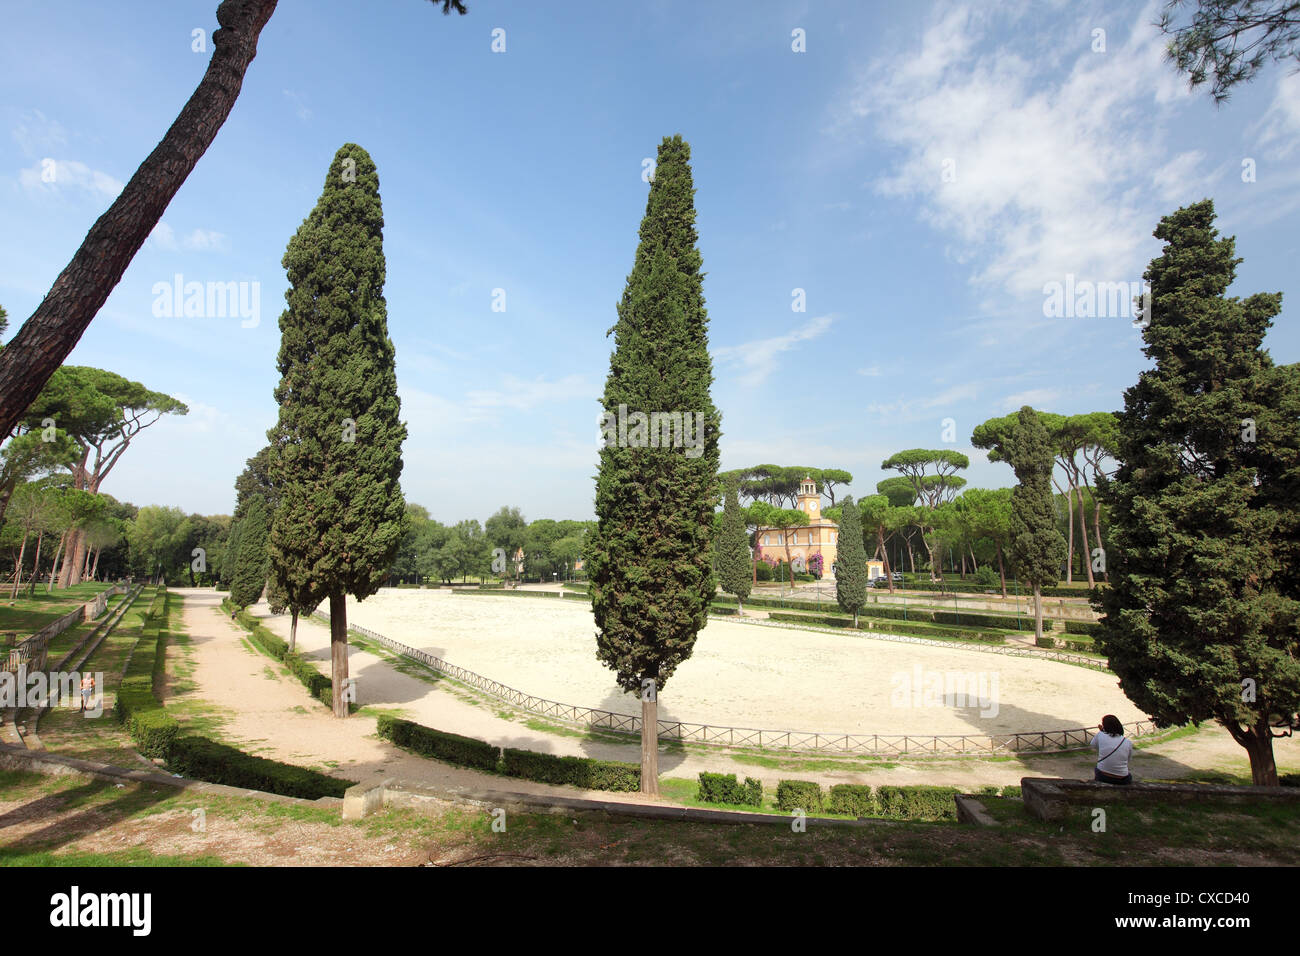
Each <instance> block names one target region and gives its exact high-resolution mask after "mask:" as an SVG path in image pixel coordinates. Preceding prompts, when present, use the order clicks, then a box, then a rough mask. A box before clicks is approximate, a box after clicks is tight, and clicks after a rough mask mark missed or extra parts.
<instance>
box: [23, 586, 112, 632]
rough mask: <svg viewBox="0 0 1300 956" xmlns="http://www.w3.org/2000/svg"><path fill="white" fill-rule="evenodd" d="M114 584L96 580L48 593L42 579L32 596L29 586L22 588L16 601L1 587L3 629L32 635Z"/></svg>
mask: <svg viewBox="0 0 1300 956" xmlns="http://www.w3.org/2000/svg"><path fill="white" fill-rule="evenodd" d="M111 586H112V585H109V584H104V583H102V582H99V581H93V582H89V583H87V584H77V585H74V586H73V587H70V588H62V589H60V588H55V589H54V591H53V592H52V593H50V594H46V593H45V585H44V584H43V583H42V582H39V581H38V582H37V583H36V593H35V594H33V595H32V596H31V597H28V596H27V591H26V589H25V588H19V589H18V597H17V598H16V599H14V600H10V598H9V590H8V589H7V588H3V587H0V631H17V632H18V639H19V640H22V639H23V638H25V637H30V636H31V635H32V634H34V633H35V632H36V631H39V630H40V629H41V628H43V627H44V626H45V625H46V624H49V623H50V622H51V621H56V620H58V619H59V618H61V617H62V616H63V615H65V614H67V613H68V612H69V611H71V610H73V609H74V608H76V607H78V606H79V605H82V604H85V603H86V602H87V601H89V600H91V599H92V598H93V597H94V596H95V595H96V594H98V593H99V592H100V591H105V590H107V589H108V588H109V587H111Z"/></svg>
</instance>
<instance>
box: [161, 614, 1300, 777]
mask: <svg viewBox="0 0 1300 956" xmlns="http://www.w3.org/2000/svg"><path fill="white" fill-rule="evenodd" d="M174 593H178V594H181V595H183V596H184V607H185V611H184V620H185V623H186V626H187V627H188V629H189V633H190V640H191V642H192V643H191V648H192V653H193V657H194V661H195V665H196V667H195V671H194V674H193V677H194V680H195V682H196V684H197V688H198V690H196V691H195V692H194V696H196V697H202V698H205V699H206V700H209V701H212V702H215V703H217V704H219V705H220V706H221V708H222V709H223V711H226V712H227V714H228V716H227V717H226V718H225V720H224V723H223V726H222V733H223V734H224V735H226V736H228V737H230V738H232V739H238V740H242V741H246V742H248V747H249V749H251V750H254V751H255V752H257V753H260V754H263V755H265V756H273V757H276V758H278V759H282V760H287V761H291V762H294V763H301V764H307V765H312V766H316V767H318V768H321V769H326V770H329V771H330V772H333V773H336V774H338V775H340V776H344V777H347V778H349V779H352V780H358V781H361V780H367V779H372V778H374V777H375V776H381V775H388V776H400V777H406V778H409V779H412V780H420V781H425V782H429V783H435V784H438V785H441V786H466V787H486V788H495V789H510V790H519V791H526V792H534V793H546V792H550V793H567V794H569V795H574V794H575V793H577V792H578V791H576V790H574V789H571V788H555V787H547V786H544V785H541V784H533V783H529V782H527V781H522V780H514V779H506V778H501V777H495V776H491V775H486V774H479V773H476V772H474V771H469V770H463V769H459V768H455V767H451V766H448V765H445V764H442V763H439V762H437V761H433V760H426V759H424V758H420V757H416V756H414V755H410V754H406V753H405V752H403V751H400V750H398V749H397V748H395V747H393V746H391V745H390V744H388V743H387V742H385V741H382V740H379V739H378V738H376V737H375V735H374V732H375V720H374V718H373V717H370V716H368V715H365V714H358V715H355V716H354V717H351V718H349V719H348V720H345V721H338V720H335V719H334V718H333V717H331V716H330V715H329V713H328V711H326V710H325V709H324V708H323V707H321V706H320V705H319V704H317V703H316V702H315V701H312V700H311V699H310V698H309V697H308V695H307V693H306V691H305V690H304V689H303V687H302V685H301V684H299V683H298V682H297V681H296V680H294V679H293V678H292V677H288V676H286V675H285V674H283V673H280V672H279V669H278V667H276V666H275V665H274V664H273V662H272V661H271V660H270V659H269V658H267V657H265V656H264V655H261V654H258V653H257V652H256V651H254V650H252V649H251V648H250V647H249V645H248V644H247V642H246V641H245V640H242V639H241V635H244V634H245V632H244V631H243V630H242V628H239V627H238V626H237V625H234V624H233V623H232V622H231V621H230V620H229V619H227V618H226V617H225V616H224V615H223V614H221V613H220V611H219V610H218V606H219V603H220V597H221V595H218V594H215V593H213V592H211V591H203V590H195V591H179V592H174ZM521 600H526V599H521ZM253 610H254V613H259V614H263V615H267V616H266V617H265V619H264V622H265V624H266V626H267V627H269V628H270V629H271V630H272V631H273V632H275V633H277V634H280V635H281V636H283V637H285V638H287V637H288V631H289V618H288V616H287V615H280V616H272V615H269V613H268V612H267V610H266V607H265V605H264V604H263V605H259V606H257V607H255V608H254V609H253ZM298 645H299V648H300V650H302V651H303V652H304V653H305V654H306V656H307V657H308V658H309V659H312V660H315V661H317V662H319V663H318V666H321V667H322V670H325V671H328V659H329V630H328V628H327V627H325V626H323V625H321V624H319V623H317V622H315V621H311V620H303V621H300V622H299V625H298ZM349 668H350V673H351V674H352V675H353V676H355V677H357V678H358V680H357V687H358V699H359V702H360V703H361V704H362V705H363V706H365V705H371V706H375V707H378V708H382V709H386V710H400V711H401V712H402V713H403V715H404V716H406V717H407V718H408V719H411V720H414V721H417V722H418V723H422V724H425V725H427V726H430V727H436V728H438V729H440V730H445V731H450V732H453V733H459V734H464V735H467V736H472V737H478V738H480V739H483V740H489V741H491V742H493V743H496V744H498V745H500V746H506V747H521V748H525V749H529V750H537V751H541V752H546V753H557V754H569V755H573V756H588V757H596V758H599V759H605V760H624V761H630V762H635V761H636V760H637V759H638V747H637V745H636V744H635V743H634V742H631V743H628V744H621V743H613V742H606V741H604V740H592V739H588V738H586V737H585V736H583V735H580V734H578V733H576V732H575V731H572V730H565V729H563V728H559V729H558V732H556V728H554V727H553V726H552V728H551V729H548V728H547V726H546V725H545V724H544V723H541V722H535V723H534V726H533V727H529V726H526V725H525V723H524V722H523V721H525V720H529V719H530V718H528V717H527V716H526V715H521V714H519V713H518V712H511V711H510V710H509V709H508V708H507V707H506V705H505V704H504V703H501V704H498V703H496V702H494V701H492V700H490V699H488V698H483V697H479V696H477V695H471V694H467V693H465V692H464V691H462V690H459V689H457V688H455V687H452V686H450V685H449V684H447V683H446V682H445V681H442V682H438V683H429V682H428V681H427V680H423V679H421V678H419V677H416V676H413V675H412V674H409V673H403V672H402V670H401V669H399V667H398V666H397V665H396V663H395V662H393V661H391V660H388V659H384V658H381V657H377V656H375V655H373V654H370V653H367V652H364V651H361V650H358V649H357V648H355V647H353V648H350V651H349ZM268 675H269V676H268ZM1288 743H1290V742H1288V741H1282V740H1279V741H1278V745H1279V746H1278V762H1279V765H1280V766H1287V767H1293V766H1300V747H1296V746H1294V745H1292V746H1290V747H1289V749H1288V748H1287V744H1288ZM659 760H660V764H659V767H660V772H661V774H663V775H664V776H671V777H684V778H694V777H695V776H696V775H697V774H698V773H699V772H700V771H701V770H709V771H715V772H722V773H736V774H739V775H740V776H746V775H748V776H754V777H757V778H759V779H761V780H763V782H764V785H765V786H767V787H775V786H776V784H777V782H778V781H779V780H781V779H784V778H801V779H819V780H821V781H822V782H823V784H830V783H837V782H853V783H868V784H871V785H873V786H879V785H880V784H921V783H924V784H941V785H950V786H961V787H967V788H975V787H978V786H982V785H986V784H996V785H999V786H1003V785H1009V784H1010V785H1013V784H1018V783H1019V781H1020V778H1021V777H1022V776H1027V775H1050V776H1066V777H1077V778H1086V777H1089V776H1091V771H1092V761H1091V760H1090V759H1089V757H1088V756H1087V755H1086V754H1067V755H1049V756H1040V757H1031V758H1026V759H1016V758H1006V759H998V760H984V759H978V758H952V759H944V760H937V759H915V760H910V761H908V762H905V763H898V762H894V763H890V762H876V763H870V762H867V761H863V760H851V759H839V760H837V759H834V758H829V757H828V758H826V759H815V758H814V761H815V762H812V763H808V762H803V763H800V762H797V761H794V762H782V761H780V759H779V758H776V757H774V756H769V755H765V756H763V757H760V758H755V757H751V756H749V755H746V754H737V755H730V754H726V753H722V752H706V753H700V752H698V751H695V750H689V751H682V750H678V749H673V748H665V749H664V750H663V751H661V753H660V758H659ZM1135 766H1136V768H1137V773H1138V775H1139V776H1145V777H1162V778H1163V777H1182V776H1187V775H1189V774H1192V773H1195V772H1198V771H1204V770H1207V769H1208V770H1234V771H1236V772H1242V771H1243V770H1244V768H1245V757H1244V754H1243V753H1242V752H1241V749H1240V748H1239V747H1237V745H1236V744H1235V743H1233V742H1232V740H1231V738H1229V737H1228V735H1227V733H1226V732H1224V731H1222V730H1220V729H1217V728H1209V729H1206V730H1204V731H1202V732H1200V733H1198V734H1196V735H1194V736H1192V737H1185V738H1181V739H1179V740H1174V741H1170V742H1168V743H1164V744H1157V745H1154V746H1151V747H1149V748H1146V749H1143V750H1142V751H1141V752H1140V755H1139V757H1138V758H1137V762H1136V764H1135ZM601 796H602V798H605V799H626V800H636V799H637V797H636V796H635V795H624V796H622V797H620V796H618V795H613V794H608V793H602V794H601Z"/></svg>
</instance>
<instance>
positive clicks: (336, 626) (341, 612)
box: [330, 591, 348, 717]
mask: <svg viewBox="0 0 1300 956" xmlns="http://www.w3.org/2000/svg"><path fill="white" fill-rule="evenodd" d="M347 679H348V601H347V595H346V594H345V593H343V592H342V591H336V592H334V593H332V594H331V595H330V680H331V681H332V682H333V684H334V716H335V717H346V716H347V715H348V705H347V701H345V700H344V699H343V684H344V682H345V681H346V680H347Z"/></svg>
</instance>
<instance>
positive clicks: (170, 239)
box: [149, 220, 230, 252]
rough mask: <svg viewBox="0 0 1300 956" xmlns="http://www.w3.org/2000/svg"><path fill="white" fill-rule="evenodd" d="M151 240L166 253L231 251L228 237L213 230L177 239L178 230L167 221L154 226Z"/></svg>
mask: <svg viewBox="0 0 1300 956" xmlns="http://www.w3.org/2000/svg"><path fill="white" fill-rule="evenodd" d="M149 239H150V240H151V241H152V242H153V244H154V245H155V246H157V247H158V248H159V249H162V250H163V251H165V252H176V251H177V250H178V249H184V250H186V251H187V252H228V251H229V250H230V241H229V240H228V239H227V238H226V236H225V235H224V234H222V233H220V232H214V231H213V230H211V229H193V230H191V231H190V232H189V234H188V235H185V236H183V237H181V238H180V239H177V238H176V230H175V229H173V228H172V227H171V226H170V225H168V224H167V222H166V220H160V221H159V223H158V225H156V226H154V228H153V232H151V233H149Z"/></svg>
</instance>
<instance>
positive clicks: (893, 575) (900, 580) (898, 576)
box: [889, 571, 903, 584]
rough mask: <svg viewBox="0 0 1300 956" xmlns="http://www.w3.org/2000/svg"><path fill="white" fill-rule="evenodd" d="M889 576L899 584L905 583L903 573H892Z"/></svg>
mask: <svg viewBox="0 0 1300 956" xmlns="http://www.w3.org/2000/svg"><path fill="white" fill-rule="evenodd" d="M889 576H890V577H891V578H893V579H894V580H895V581H897V582H898V583H899V584H902V583H903V572H902V571H892V572H890V575H889Z"/></svg>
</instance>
